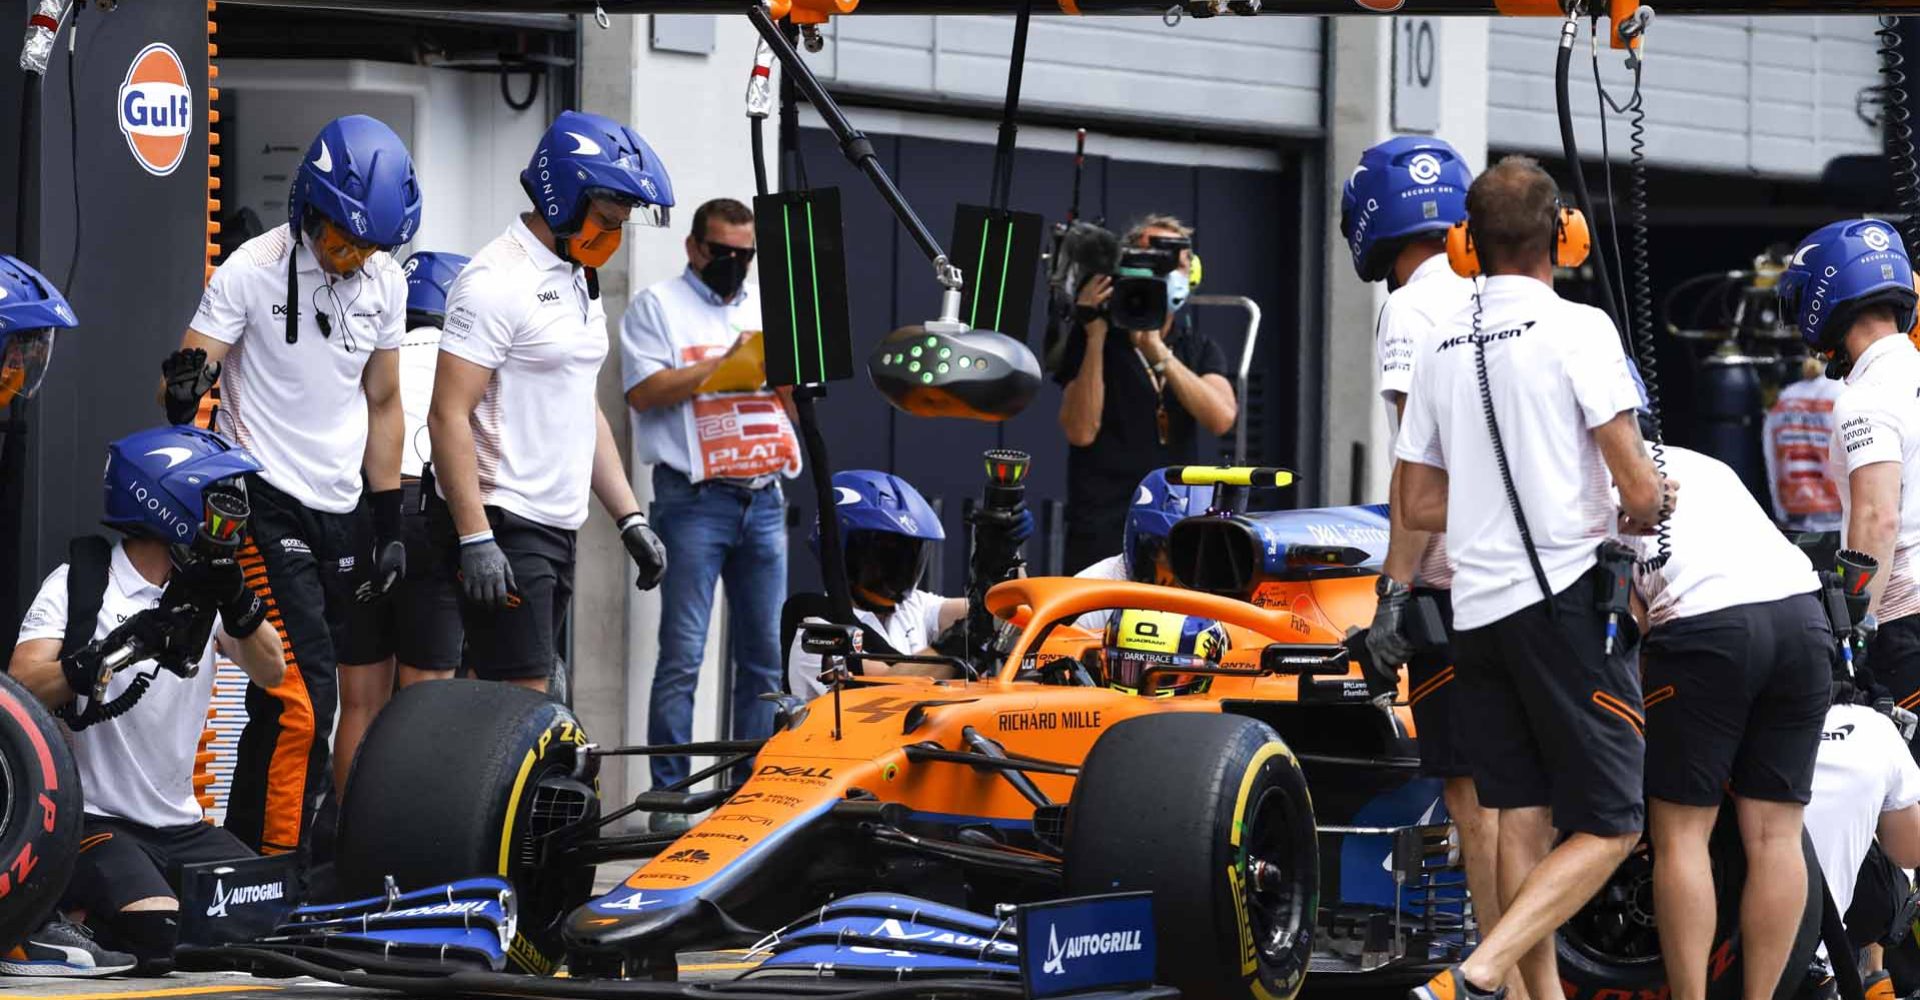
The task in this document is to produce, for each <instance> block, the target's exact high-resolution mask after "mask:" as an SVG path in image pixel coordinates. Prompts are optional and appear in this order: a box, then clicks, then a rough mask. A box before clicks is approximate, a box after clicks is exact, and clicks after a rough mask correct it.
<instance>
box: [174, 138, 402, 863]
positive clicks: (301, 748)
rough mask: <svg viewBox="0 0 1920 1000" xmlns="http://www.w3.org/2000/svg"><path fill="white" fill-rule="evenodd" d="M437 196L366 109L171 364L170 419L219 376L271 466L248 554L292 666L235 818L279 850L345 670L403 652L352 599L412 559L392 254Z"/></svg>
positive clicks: (238, 773)
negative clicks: (361, 627) (364, 618)
mask: <svg viewBox="0 0 1920 1000" xmlns="http://www.w3.org/2000/svg"><path fill="white" fill-rule="evenodd" d="M420 198H421V195H420V184H419V181H418V180H417V179H416V178H415V176H414V170H413V160H412V158H411V157H410V156H409V154H408V153H407V147H406V145H405V144H404V143H402V142H401V141H400V137H399V136H397V135H395V134H394V133H393V130H392V129H390V128H388V127H387V126H386V125H385V124H383V123H381V122H379V121H377V120H375V119H373V118H369V117H366V116H365V115H349V116H347V117H345V118H338V119H335V120H334V121H332V122H330V123H328V124H327V126H326V127H325V128H322V129H321V130H320V134H319V135H318V136H317V137H315V139H314V140H313V144H312V145H311V146H310V147H308V149H307V153H306V156H305V157H304V158H303V159H302V160H301V161H300V166H299V168H298V169H297V170H296V171H295V174H294V180H293V189H292V192H291V193H290V195H289V197H288V202H287V204H288V211H287V224H286V225H284V226H279V227H276V228H274V229H272V230H270V231H268V232H266V233H263V234H261V235H260V236H257V237H255V238H254V239H251V240H248V241H247V242H246V243H245V244H243V245H242V246H241V247H240V249H239V250H237V251H235V252H234V254H233V256H231V257H229V258H228V259H227V261H226V263H224V264H222V265H220V269H219V270H217V271H215V272H214V275H213V279H212V281H210V282H209V283H208V285H207V289H206V292H205V293H204V294H203V296H202V297H201V299H200V308H199V310H198V311H197V312H196V313H195V314H194V317H193V322H192V324H191V325H190V326H189V327H188V329H187V332H186V336H185V337H183V338H182V339H181V342H180V350H178V351H176V352H174V353H173V354H172V355H171V356H169V357H168V358H167V359H166V361H165V362H164V363H163V364H162V365H161V371H162V374H163V376H164V385H163V387H162V390H161V395H162V400H163V402H164V403H165V406H166V410H167V419H169V420H171V421H172V422H174V423H176V424H185V423H188V422H191V421H192V420H193V419H194V418H195V416H196V414H197V412H198V410H199V406H200V397H201V396H202V395H203V394H204V393H206V392H207V390H208V389H209V388H210V387H211V386H212V385H213V382H214V380H215V379H216V378H218V379H219V381H220V383H221V403H220V406H219V408H218V411H217V412H218V418H217V419H218V427H217V429H218V430H219V431H220V433H221V434H223V435H225V436H226V437H227V438H228V439H229V440H232V441H235V442H238V443H239V444H240V445H241V446H242V447H244V448H246V449H247V450H248V451H249V452H250V453H252V454H253V455H254V456H255V457H256V458H258V459H259V461H260V465H261V466H262V469H261V472H260V473H259V474H257V475H255V476H253V477H252V478H251V481H249V482H248V484H247V490H248V495H249V496H250V498H251V500H252V504H253V519H252V521H251V523H250V526H249V530H250V531H251V533H252V534H251V536H250V538H249V539H248V546H247V549H246V550H245V552H244V553H243V558H245V559H247V560H248V561H250V562H251V561H256V560H257V561H260V562H261V563H262V564H263V565H264V566H265V568H266V570H265V571H266V576H265V578H264V579H263V580H261V581H260V588H261V591H262V596H263V597H265V599H266V601H267V613H268V615H269V616H270V617H271V618H272V620H273V623H274V628H275V629H276V630H278V631H279V632H280V633H282V634H283V635H284V636H286V640H287V646H288V649H287V670H286V679H285V680H284V681H282V682H281V683H280V685H278V686H277V687H275V688H273V689H272V690H267V689H264V688H248V689H247V697H246V702H247V725H246V729H245V731H244V732H243V733H242V735H241V737H240V752H239V759H238V762H237V764H236V765H235V768H234V775H233V791H232V793H231V796H230V798H229V804H228V807H227V818H226V825H227V829H229V830H232V831H233V832H234V835H235V836H238V837H239V838H240V839H241V840H242V841H243V842H245V843H246V844H248V845H249V846H251V847H254V848H256V849H258V850H260V851H262V852H265V853H280V852H284V851H292V850H295V849H297V848H299V847H300V846H301V845H302V843H303V842H304V839H305V837H306V836H307V833H308V828H309V826H310V824H311V822H312V818H313V808H314V804H315V802H316V801H317V800H318V799H319V796H320V794H321V793H322V791H324V789H325V786H326V785H327V783H328V780H329V778H330V777H331V774H330V772H329V770H328V767H327V749H328V738H329V734H330V733H331V732H332V730H333V712H334V705H335V703H336V701H337V700H338V698H337V693H336V689H335V674H336V668H337V666H338V665H339V664H341V663H350V664H351V663H375V662H378V661H381V660H384V659H386V658H387V656H388V654H389V652H390V650H387V649H385V648H382V647H380V646H379V645H378V643H379V641H380V638H381V637H379V636H377V635H366V634H361V633H356V632H355V631H354V630H353V629H352V628H350V627H349V616H348V608H349V605H350V604H351V603H352V602H353V601H354V600H355V599H356V591H358V590H359V588H360V585H361V584H362V583H367V584H370V585H371V589H370V590H369V592H368V593H369V596H377V595H379V594H384V593H385V591H386V588H387V587H389V586H391V584H392V582H393V580H394V579H396V578H397V577H398V576H399V575H400V574H401V573H403V572H404V571H405V569H406V549H405V547H404V546H403V545H402V544H401V542H400V454H401V450H402V445H403V435H404V433H405V423H406V419H405V415H404V413H403V412H402V411H401V404H400V376H399V370H400V366H399V361H398V358H397V357H396V351H397V349H398V348H399V346H400V341H401V338H402V337H403V336H404V335H405V333H406V326H405V318H406V316H405V313H406V299H407V285H406V279H405V277H403V276H402V275H401V273H400V266H399V265H398V264H396V263H394V261H393V258H392V257H391V256H389V255H388V251H389V250H391V249H392V248H394V247H397V246H399V245H401V244H403V243H406V242H407V241H409V240H411V239H412V238H413V234H414V232H415V231H417V230H418V228H419V225H420ZM363 470H364V473H365V482H366V486H365V495H364V496H363V489H362V480H361V477H362V472H363Z"/></svg>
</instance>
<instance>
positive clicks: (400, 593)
mask: <svg viewBox="0 0 1920 1000" xmlns="http://www.w3.org/2000/svg"><path fill="white" fill-rule="evenodd" d="M466 265H467V258H465V257H462V256H460V255H459V254H451V253H434V252H432V251H426V250H423V251H420V252H417V253H415V254H413V255H411V256H409V257H408V258H407V262H406V264H405V265H404V266H402V267H401V269H400V270H401V273H403V274H405V275H406V278H407V335H406V339H404V340H402V341H401V342H400V350H399V356H400V406H401V409H402V410H403V411H404V412H405V413H406V420H407V434H406V444H405V446H404V447H403V448H402V449H401V452H400V497H401V504H400V509H401V516H400V538H401V541H402V542H403V543H404V544H405V545H406V548H407V551H408V552H411V553H413V556H414V557H413V559H411V560H410V561H409V562H408V564H407V569H406V572H405V573H404V574H403V575H402V576H401V577H400V579H399V580H397V581H395V582H394V585H393V589H392V591H391V592H389V594H388V596H387V599H386V600H384V601H370V602H364V603H356V604H355V606H354V612H353V614H354V617H353V620H352V621H353V628H354V629H356V630H361V629H364V630H367V631H369V632H372V633H375V634H378V635H382V636H384V637H385V638H384V640H383V641H382V642H381V643H380V645H381V647H382V648H386V649H391V650H393V655H392V656H390V657H388V658H387V659H384V660H381V661H379V662H378V663H369V664H362V665H358V666H351V667H349V666H347V665H345V664H342V666H341V672H340V728H339V730H338V731H337V732H336V733H335V734H334V743H335V746H334V760H333V784H334V787H335V788H336V789H339V793H340V794H343V795H344V794H345V793H346V787H347V775H348V774H349V773H350V772H351V770H352V768H353V757H354V754H355V752H356V751H358V750H359V748H360V740H361V738H362V737H363V736H365V735H366V732H367V727H368V726H370V725H372V724H373V717H374V716H376V715H378V714H380V709H382V708H384V707H385V706H386V704H387V699H389V698H391V697H392V696H393V689H394V684H395V682H396V680H397V681H398V683H399V686H400V687H403V688H404V687H411V686H413V685H415V684H418V683H420V682H421V681H428V680H444V679H446V678H448V677H452V676H453V671H454V669H455V668H457V667H459V666H460V648H461V643H462V640H463V638H464V635H465V633H464V631H463V630H462V629H461V626H460V592H459V589H458V588H457V587H456V586H455V585H454V582H453V580H452V579H451V578H450V577H449V576H448V575H447V574H445V573H442V572H439V571H438V569H439V568H438V566H436V565H435V561H434V560H433V559H431V558H429V556H428V553H430V552H431V551H432V543H431V540H430V536H429V534H428V531H427V515H426V506H425V504H424V503H423V502H422V497H421V495H420V493H421V482H422V475H423V473H424V471H425V468H426V463H427V462H429V461H431V460H432V458H433V446H432V443H431V442H430V441H429V440H428V438H427V404H428V402H429V401H431V400H432V399H433V372H434V368H435V366H436V365H437V364H438V363H439V358H440V324H441V323H442V322H444V321H445V320H446V314H447V290H448V289H449V288H451V287H452V286H453V279H454V278H455V277H456V276H457V275H459V273H460V269H461V268H463V267H465V266H466Z"/></svg>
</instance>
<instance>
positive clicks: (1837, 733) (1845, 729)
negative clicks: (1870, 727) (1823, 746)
mask: <svg viewBox="0 0 1920 1000" xmlns="http://www.w3.org/2000/svg"><path fill="white" fill-rule="evenodd" d="M1852 734H1853V724H1852V723H1848V724H1846V725H1844V726H1841V727H1840V728H1838V729H1829V730H1827V731H1826V732H1824V733H1821V734H1820V738H1821V739H1822V740H1844V739H1846V738H1847V737H1848V736H1850V735H1852Z"/></svg>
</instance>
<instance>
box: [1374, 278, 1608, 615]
mask: <svg viewBox="0 0 1920 1000" xmlns="http://www.w3.org/2000/svg"><path fill="white" fill-rule="evenodd" d="M1482 298H1483V300H1484V303H1483V312H1482V314H1481V318H1480V330H1481V331H1482V336H1483V337H1484V338H1485V342H1486V356H1487V373H1488V379H1489V383H1490V385H1491V389H1492V395H1493V404H1494V412H1495V414H1496V415H1497V417H1498V419H1499V423H1500V436H1501V439H1502V440H1503V441H1504V442H1505V444H1506V453H1507V461H1508V464H1509V465H1510V467H1511V468H1512V470H1513V482H1514V487H1515V488H1516V490H1517V491H1518V492H1519V494H1520V505H1521V507H1522V509H1523V510H1524V511H1525V512H1526V516H1527V526H1528V528H1530V529H1531V531H1532V533H1533V541H1534V545H1535V546H1536V548H1537V549H1538V550H1539V554H1540V563H1541V566H1542V567H1544V569H1545V570H1546V574H1547V582H1548V586H1549V587H1551V588H1552V590H1553V592H1554V593H1556V594H1557V593H1559V592H1560V591H1562V590H1565V589H1566V588H1567V587H1568V586H1569V585H1571V584H1572V583H1573V581H1574V580H1575V579H1577V578H1578V577H1579V576H1580V574H1582V573H1585V572H1586V571H1587V570H1588V569H1590V568H1591V567H1592V566H1593V565H1594V563H1595V562H1596V561H1597V557H1596V549H1597V548H1598V547H1599V545H1600V543H1601V542H1602V541H1604V540H1605V539H1606V538H1607V537H1608V536H1609V535H1611V534H1612V533H1613V530H1614V518H1615V514H1616V510H1617V509H1616V507H1615V506H1614V501H1613V497H1612V495H1611V492H1610V490H1611V488H1612V485H1613V482H1612V477H1611V476H1610V475H1609V474H1608V472H1607V466H1606V463H1605V462H1604V461H1603V460H1602V459H1601V457H1600V448H1599V446H1598V445H1597V444H1595V443H1594V440H1593V434H1592V430H1593V428H1595V427H1599V426H1600V425H1601V424H1604V423H1606V422H1607V421H1609V420H1612V419H1613V418H1614V417H1616V416H1618V415H1620V414H1621V413H1624V412H1629V411H1631V410H1632V409H1633V408H1634V407H1636V406H1638V405H1639V402H1640V394H1639V391H1638V390H1637V389H1636V388H1635V387H1634V384H1633V377H1632V376H1631V375H1629V374H1628V372H1627V359H1626V355H1625V354H1623V353H1622V352H1621V349H1620V337H1619V334H1618V333H1616V332H1615V331H1614V328H1613V324H1612V323H1611V322H1610V321H1608V319H1607V317H1606V314H1605V313H1602V312H1601V311H1600V310H1598V309H1595V308H1593V307H1591V306H1583V305H1578V304H1576V303H1572V302H1568V301H1566V300H1564V299H1562V298H1560V297H1559V296H1558V295H1555V294H1554V292H1553V289H1552V288H1551V287H1549V286H1548V285H1546V284H1544V283H1542V282H1539V281H1536V280H1534V279H1532V278H1523V277H1518V276H1513V275H1503V276H1499V277H1494V278H1489V279H1487V281H1486V285H1485V291H1484V293H1483V294H1482ZM1473 312H1474V311H1473V309H1472V308H1471V307H1469V308H1468V309H1467V310H1466V311H1464V312H1462V313H1460V314H1459V315H1457V316H1455V317H1454V318H1453V319H1451V320H1449V321H1448V322H1446V323H1445V324H1443V325H1442V326H1441V327H1440V328H1439V329H1438V330H1437V331H1436V332H1435V335H1434V339H1433V346H1432V347H1430V348H1429V349H1428V350H1427V351H1426V352H1424V353H1423V354H1422V355H1421V356H1420V357H1419V358H1418V359H1417V360H1416V363H1415V365H1414V373H1413V391H1412V392H1411V393H1409V394H1408V399H1407V412H1406V418H1405V422H1404V423H1403V424H1402V426H1401V428H1400V435H1399V437H1398V439H1397V440H1396V441H1395V444H1394V457H1396V458H1399V459H1400V460H1402V461H1407V462H1419V463H1421V464H1423V465H1430V466H1433V467H1435V468H1439V469H1445V470H1446V471H1447V473H1448V477H1449V482H1450V486H1449V492H1448V495H1447V536H1448V537H1449V538H1451V539H1452V540H1453V541H1452V545H1451V546H1450V552H1451V555H1452V558H1453V569H1454V576H1453V618H1454V624H1455V626H1456V627H1458V628H1462V629H1469V628H1479V627H1481V626H1483V625H1489V624H1492V623H1493V622H1496V621H1498V620H1500V619H1502V618H1505V617H1506V616H1508V615H1510V614H1513V613H1514V612H1516V611H1519V610H1520V609H1522V608H1525V607H1527V606H1528V605H1531V604H1537V603H1539V602H1540V600H1541V596H1540V589H1539V586H1538V585H1537V584H1536V583H1535V582H1534V576H1533V570H1532V568H1531V566H1530V565H1529V563H1528V561H1527V554H1526V550H1525V549H1524V548H1523V547H1522V546H1521V543H1520V530H1519V527H1518V525H1517V524H1516V523H1515V521H1514V515H1513V511H1512V509H1511V508H1510V507H1509V505H1508V503H1507V495H1506V490H1505V488H1504V487H1503V486H1502V484H1501V479H1500V467H1499V465H1498V464H1497V463H1496V462H1495V460H1494V452H1493V441H1492V438H1491V437H1490V436H1489V435H1488V433H1487V421H1486V414H1485V412H1484V410H1483V409H1482V408H1481V403H1480V387H1479V382H1478V380H1477V377H1476V373H1475V364H1474V355H1475V353H1476V351H1475V347H1474V322H1473Z"/></svg>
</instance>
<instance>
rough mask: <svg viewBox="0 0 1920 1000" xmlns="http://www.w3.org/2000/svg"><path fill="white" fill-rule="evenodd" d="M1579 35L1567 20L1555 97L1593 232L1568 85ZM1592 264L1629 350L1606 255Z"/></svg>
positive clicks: (1578, 200) (1580, 201)
mask: <svg viewBox="0 0 1920 1000" xmlns="http://www.w3.org/2000/svg"><path fill="white" fill-rule="evenodd" d="M1579 31H1580V22H1579V21H1577V20H1574V19H1573V18H1568V19H1567V22H1566V24H1565V25H1563V26H1562V27H1561V29H1560V54H1559V56H1558V57H1557V58H1556V59H1555V62H1554V73H1553V90H1554V95H1553V96H1554V107H1555V110H1556V111H1557V112H1558V113H1559V116H1560V148H1561V150H1562V152H1563V154H1564V155H1565V157H1566V160H1567V170H1568V172H1569V173H1571V174H1572V176H1573V197H1574V203H1575V204H1576V205H1577V206H1578V207H1579V209H1580V214H1582V215H1584V216H1586V217H1587V226H1588V229H1589V231H1591V229H1592V228H1593V227H1595V226H1597V225H1599V223H1600V219H1599V216H1597V215H1596V214H1595V213H1594V211H1593V196H1592V195H1591V194H1590V193H1588V191H1587V174H1586V170H1585V168H1583V167H1582V166H1581V164H1580V144H1579V143H1578V142H1577V141H1576V140H1575V139H1574V136H1573V98H1572V92H1571V88H1570V86H1569V83H1568V79H1569V72H1570V70H1571V68H1572V66H1573V39H1574V36H1575V35H1577V34H1578V33H1579ZM1591 260H1592V261H1593V274H1594V278H1595V279H1596V280H1598V281H1599V282H1600V287H1601V288H1602V289H1605V290H1607V293H1606V294H1605V295H1602V296H1601V297H1600V308H1601V311H1602V312H1605V313H1606V314H1607V318H1608V319H1610V320H1613V323H1614V326H1615V327H1616V328H1620V329H1621V334H1620V336H1621V340H1620V343H1621V346H1622V347H1623V348H1624V347H1627V346H1629V345H1628V343H1627V340H1626V332H1625V329H1624V328H1621V327H1620V324H1621V321H1622V319H1624V317H1622V316H1621V315H1620V309H1619V304H1618V303H1616V302H1614V300H1613V293H1612V291H1611V289H1612V288H1613V275H1612V273H1611V272H1610V271H1609V270H1608V268H1607V255H1606V254H1604V253H1600V254H1594V255H1593V256H1592V257H1591Z"/></svg>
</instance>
